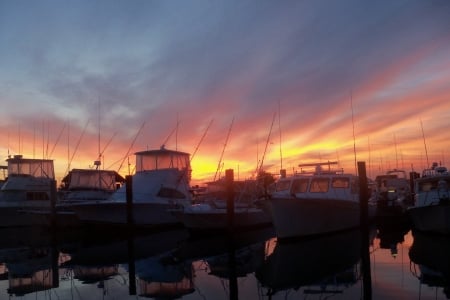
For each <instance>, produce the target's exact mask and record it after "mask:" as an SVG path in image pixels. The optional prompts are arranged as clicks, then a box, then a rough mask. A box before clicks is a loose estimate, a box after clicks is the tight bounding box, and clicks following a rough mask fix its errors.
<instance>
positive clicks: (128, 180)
mask: <svg viewBox="0 0 450 300" xmlns="http://www.w3.org/2000/svg"><path fill="white" fill-rule="evenodd" d="M125 187H126V190H125V193H126V199H127V224H128V225H130V226H131V225H134V218H133V176H131V175H127V176H125Z"/></svg>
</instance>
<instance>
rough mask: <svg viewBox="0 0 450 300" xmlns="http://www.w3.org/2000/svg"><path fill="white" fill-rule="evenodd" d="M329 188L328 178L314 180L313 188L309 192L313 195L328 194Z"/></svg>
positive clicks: (312, 182) (312, 181)
mask: <svg viewBox="0 0 450 300" xmlns="http://www.w3.org/2000/svg"><path fill="white" fill-rule="evenodd" d="M328 188H329V180H328V178H314V179H312V180H311V187H310V188H309V191H310V192H311V193H326V192H328Z"/></svg>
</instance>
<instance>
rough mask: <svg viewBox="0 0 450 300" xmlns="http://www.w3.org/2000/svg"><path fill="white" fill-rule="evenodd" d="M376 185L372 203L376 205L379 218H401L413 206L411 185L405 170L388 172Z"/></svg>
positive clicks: (378, 177) (379, 176)
mask: <svg viewBox="0 0 450 300" xmlns="http://www.w3.org/2000/svg"><path fill="white" fill-rule="evenodd" d="M375 183H376V187H375V190H374V192H373V195H372V199H371V201H374V202H375V204H376V207H377V216H381V217H383V216H399V215H402V214H404V213H405V212H406V209H407V208H408V207H409V206H411V205H412V204H413V200H414V199H413V193H412V191H411V183H410V180H409V178H408V176H407V175H406V171H405V170H400V169H392V170H388V171H387V172H386V174H382V175H378V176H377V177H376V178H375Z"/></svg>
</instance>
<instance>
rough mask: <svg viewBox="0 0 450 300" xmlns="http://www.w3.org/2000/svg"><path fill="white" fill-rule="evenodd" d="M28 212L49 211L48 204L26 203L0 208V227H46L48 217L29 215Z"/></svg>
mask: <svg viewBox="0 0 450 300" xmlns="http://www.w3.org/2000/svg"><path fill="white" fill-rule="evenodd" d="M29 211H39V212H40V211H46V212H48V211H50V203H31V204H29V205H27V201H23V203H21V204H19V205H11V206H5V205H1V206H0V227H3V228H10V227H26V226H47V225H49V224H50V219H49V218H48V217H43V216H42V215H41V214H31V213H29Z"/></svg>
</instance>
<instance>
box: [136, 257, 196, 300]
mask: <svg viewBox="0 0 450 300" xmlns="http://www.w3.org/2000/svg"><path fill="white" fill-rule="evenodd" d="M193 274H194V272H193V268H192V265H191V263H185V262H180V263H174V261H173V260H171V256H170V254H169V255H168V254H163V255H160V256H156V257H150V258H147V259H143V260H139V261H137V262H136V276H137V277H138V278H139V290H140V294H139V296H142V297H146V298H155V299H178V298H181V297H183V296H184V295H188V294H192V293H193V292H194V291H195V287H194V282H193Z"/></svg>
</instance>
